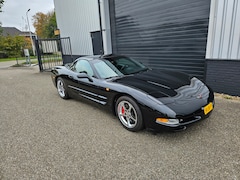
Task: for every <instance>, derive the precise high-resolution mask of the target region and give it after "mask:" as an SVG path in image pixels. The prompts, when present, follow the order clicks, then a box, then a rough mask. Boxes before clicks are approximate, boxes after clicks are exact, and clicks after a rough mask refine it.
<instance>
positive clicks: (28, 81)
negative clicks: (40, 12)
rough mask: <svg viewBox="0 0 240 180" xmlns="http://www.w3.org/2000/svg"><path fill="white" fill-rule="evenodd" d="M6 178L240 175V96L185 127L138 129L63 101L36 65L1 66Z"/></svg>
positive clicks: (0, 152) (0, 134)
mask: <svg viewBox="0 0 240 180" xmlns="http://www.w3.org/2000/svg"><path fill="white" fill-rule="evenodd" d="M0 102H1V103H0V179H166V180H169V179H217V180H219V179H224V180H228V179H230V180H232V179H233V180H237V179H240V164H239V163H240V134H239V133H240V126H239V125H240V122H239V119H240V118H239V117H240V101H233V100H227V99H222V98H220V97H218V98H216V108H215V110H214V112H213V114H212V116H211V117H210V118H209V119H207V120H204V121H202V122H200V123H197V124H195V125H193V126H191V127H189V128H188V129H187V130H186V131H183V132H177V133H171V132H165V133H159V134H157V135H153V134H152V133H151V132H148V131H141V132H139V133H132V132H129V131H127V130H125V129H124V128H123V127H122V126H121V125H120V123H119V122H118V120H117V119H116V118H115V117H114V116H113V115H111V114H110V113H108V112H106V111H102V110H101V109H99V108H98V107H94V106H90V105H89V104H87V103H83V102H80V101H75V100H62V99H60V98H59V97H58V95H57V91H56V89H55V88H54V86H53V85H52V82H51V78H50V75H49V73H39V72H38V69H37V67H28V68H15V69H14V68H8V69H0Z"/></svg>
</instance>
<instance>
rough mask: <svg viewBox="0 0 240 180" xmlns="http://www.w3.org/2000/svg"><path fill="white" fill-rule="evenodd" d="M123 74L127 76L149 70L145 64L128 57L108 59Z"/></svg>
mask: <svg viewBox="0 0 240 180" xmlns="http://www.w3.org/2000/svg"><path fill="white" fill-rule="evenodd" d="M108 60H109V61H110V62H111V63H112V64H113V65H114V66H115V67H116V68H117V69H118V70H119V71H121V73H123V74H125V75H127V74H134V73H138V72H141V71H146V70H147V69H148V68H147V67H146V66H144V65H143V64H141V63H139V62H137V61H135V60H134V59H131V58H128V57H124V56H121V57H114V58H111V59H108Z"/></svg>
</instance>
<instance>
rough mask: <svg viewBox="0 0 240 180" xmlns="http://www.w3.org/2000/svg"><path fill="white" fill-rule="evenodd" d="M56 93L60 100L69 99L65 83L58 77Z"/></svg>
mask: <svg viewBox="0 0 240 180" xmlns="http://www.w3.org/2000/svg"><path fill="white" fill-rule="evenodd" d="M57 91H58V94H59V96H60V97H61V98H63V99H68V98H69V96H68V92H67V90H66V86H65V82H64V81H63V79H62V78H60V77H59V78H57Z"/></svg>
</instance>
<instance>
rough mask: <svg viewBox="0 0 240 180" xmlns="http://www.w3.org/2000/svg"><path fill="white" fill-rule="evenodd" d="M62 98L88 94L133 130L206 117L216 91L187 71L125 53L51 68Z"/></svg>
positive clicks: (176, 127)
mask: <svg viewBox="0 0 240 180" xmlns="http://www.w3.org/2000/svg"><path fill="white" fill-rule="evenodd" d="M51 72H52V74H51V76H52V81H53V84H54V85H55V86H56V87H57V91H58V94H59V95H60V97H61V98H63V99H67V98H69V97H72V98H84V99H88V100H90V101H93V102H95V103H98V104H100V105H102V106H105V107H107V108H108V109H111V110H112V111H113V112H114V113H115V115H116V116H117V117H118V119H119V120H120V122H121V123H122V125H123V126H124V127H125V128H126V129H128V130H130V131H139V130H141V129H142V128H144V127H145V128H148V129H153V130H161V129H162V128H169V129H173V130H180V129H183V128H185V127H186V125H188V124H191V123H194V122H196V121H199V120H202V119H204V118H206V117H208V116H209V115H210V114H211V112H212V110H213V108H214V94H213V92H212V90H211V89H210V88H209V87H208V86H207V85H206V84H205V83H203V82H202V81H200V80H199V79H197V78H195V77H190V76H188V75H186V74H184V73H180V72H175V71H169V70H152V69H149V68H147V67H146V66H144V65H143V64H141V63H139V62H137V61H135V60H133V59H131V58H129V57H126V56H117V55H104V56H86V57H80V58H78V59H77V60H75V61H74V62H73V63H71V64H66V65H65V66H56V67H54V68H53V69H52V71H51Z"/></svg>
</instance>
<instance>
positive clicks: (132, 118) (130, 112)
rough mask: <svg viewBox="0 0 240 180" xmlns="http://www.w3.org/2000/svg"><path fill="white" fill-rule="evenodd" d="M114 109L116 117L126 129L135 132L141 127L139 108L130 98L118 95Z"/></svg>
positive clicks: (141, 120)
mask: <svg viewBox="0 0 240 180" xmlns="http://www.w3.org/2000/svg"><path fill="white" fill-rule="evenodd" d="M115 110H116V114H117V116H118V119H119V120H120V122H121V124H122V125H123V126H124V127H125V128H126V129H127V130H129V131H134V132H136V131H139V130H141V129H142V128H143V119H142V113H141V110H140V108H139V106H138V105H137V103H136V102H135V101H134V100H133V99H132V98H130V97H128V96H122V97H120V98H119V99H118V100H117V102H116V105H115Z"/></svg>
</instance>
